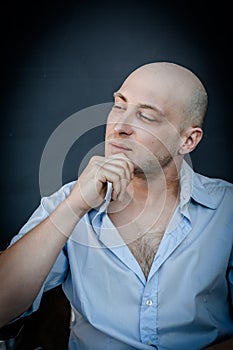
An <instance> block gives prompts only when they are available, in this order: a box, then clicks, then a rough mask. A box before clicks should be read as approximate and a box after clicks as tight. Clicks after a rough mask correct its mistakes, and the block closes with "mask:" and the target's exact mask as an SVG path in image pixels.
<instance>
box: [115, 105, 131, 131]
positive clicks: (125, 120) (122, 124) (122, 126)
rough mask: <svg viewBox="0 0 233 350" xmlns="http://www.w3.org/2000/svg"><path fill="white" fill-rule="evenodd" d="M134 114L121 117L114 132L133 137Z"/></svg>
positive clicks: (125, 114)
mask: <svg viewBox="0 0 233 350" xmlns="http://www.w3.org/2000/svg"><path fill="white" fill-rule="evenodd" d="M131 118H132V114H131V113H129V112H126V111H125V113H122V115H121V117H120V118H119V119H118V120H117V121H115V123H114V131H115V132H116V133H117V134H119V135H131V134H132V133H133V125H132V120H131Z"/></svg>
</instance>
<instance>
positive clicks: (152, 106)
mask: <svg viewBox="0 0 233 350" xmlns="http://www.w3.org/2000/svg"><path fill="white" fill-rule="evenodd" d="M113 96H114V97H120V98H121V99H122V100H123V101H124V102H128V99H127V98H126V97H125V96H124V95H122V93H120V92H114V94H113ZM138 107H139V108H145V109H152V110H154V111H155V112H157V113H159V114H160V115H161V116H162V117H165V114H164V113H163V111H161V109H160V108H159V107H157V106H154V105H150V104H147V103H139V104H138Z"/></svg>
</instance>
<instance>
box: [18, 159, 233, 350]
mask: <svg viewBox="0 0 233 350" xmlns="http://www.w3.org/2000/svg"><path fill="white" fill-rule="evenodd" d="M73 185H74V182H72V183H69V184H67V185H65V186H63V187H62V188H61V189H60V190H59V191H58V192H56V193H55V194H53V195H51V196H50V197H46V198H45V197H44V198H42V200H41V205H40V206H39V208H38V209H37V210H36V211H35V212H34V214H33V215H32V217H31V218H30V219H29V221H28V222H27V224H26V225H25V226H24V227H23V228H22V229H21V231H20V232H19V234H18V235H17V236H16V237H15V238H14V239H13V240H12V243H13V242H15V241H16V240H17V239H18V238H19V237H21V236H22V235H23V234H25V233H26V232H28V231H29V230H30V229H31V228H32V227H34V226H35V225H37V224H38V223H39V222H41V220H43V219H44V218H46V217H47V216H48V215H49V213H51V212H52V211H53V210H54V209H55V208H56V207H57V205H58V204H59V203H60V202H61V201H62V200H64V199H65V197H66V196H67V195H68V194H69V192H70V191H71V189H72V187H73ZM110 195H111V187H110V186H109V191H108V193H107V195H106V199H105V202H104V203H103V204H102V206H101V207H100V209H99V210H98V211H97V210H91V211H90V212H89V213H87V214H86V215H85V216H84V217H83V218H82V219H81V221H80V222H79V223H78V224H77V226H76V227H75V229H74V231H73V233H72V235H71V237H70V238H69V239H68V241H67V243H66V245H65V246H64V249H63V250H62V251H61V253H60V255H59V257H58V259H57V261H56V263H55V264H54V266H53V268H52V270H51V272H50V274H49V275H48V277H47V280H46V282H45V284H44V286H43V288H42V289H41V291H40V293H39V295H38V297H37V299H36V300H35V302H34V304H33V305H32V307H31V309H30V310H28V312H27V313H25V314H29V313H31V312H33V311H35V310H37V309H38V307H39V304H40V300H41V296H42V294H43V292H44V291H46V290H49V289H51V288H53V287H55V286H57V285H59V284H61V283H62V284H63V290H64V292H65V294H66V296H67V298H68V299H69V301H70V304H71V307H72V315H73V316H72V322H71V334H70V341H69V349H70V350H87V349H88V350H132V349H144V350H150V349H153V348H155V349H158V350H197V349H203V348H204V347H206V346H207V345H209V344H211V343H212V342H215V341H218V340H220V339H221V338H223V337H225V336H230V335H233V319H232V314H231V312H233V308H232V299H233V250H232V246H233V211H232V204H233V201H232V199H233V185H232V184H230V183H228V182H226V181H223V180H218V179H210V178H207V177H204V176H201V175H199V174H196V173H194V172H193V171H192V170H191V168H190V167H189V166H188V165H187V164H186V163H184V166H183V168H182V171H181V194H180V204H179V206H178V207H177V209H176V211H175V213H174V215H173V218H172V220H171V222H170V224H169V226H168V228H167V230H166V232H165V234H164V236H163V238H162V241H161V243H160V246H159V249H158V251H157V253H156V255H155V258H154V261H153V264H152V267H151V270H150V273H149V276H148V279H147V280H146V278H145V276H144V274H143V272H142V270H141V268H140V266H139V264H138V262H137V261H136V259H135V258H134V256H133V255H132V253H131V251H130V250H129V248H128V247H127V245H125V243H124V241H123V240H122V238H121V236H120V234H119V233H118V231H117V229H116V228H115V227H114V225H113V224H112V222H111V221H110V219H109V217H108V215H107V213H106V208H107V206H108V203H109V200H110ZM153 346H154V347H153Z"/></svg>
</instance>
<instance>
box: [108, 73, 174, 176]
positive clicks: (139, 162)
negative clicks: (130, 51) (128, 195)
mask: <svg viewBox="0 0 233 350" xmlns="http://www.w3.org/2000/svg"><path fill="white" fill-rule="evenodd" d="M169 84H170V81H168V82H166V79H165V80H163V81H161V79H160V78H159V77H158V79H155V78H152V77H151V75H149V74H148V73H147V72H146V73H145V72H144V73H141V74H136V75H135V76H134V75H133V76H132V77H131V76H130V77H129V78H128V79H127V80H126V81H125V82H124V84H123V85H122V86H121V88H120V89H119V90H118V91H117V92H116V93H115V94H114V98H115V102H114V106H113V108H112V110H111V112H110V114H109V116H108V122H107V128H106V145H105V154H106V156H111V155H113V154H116V153H124V154H125V155H126V156H127V157H128V158H129V159H130V160H132V161H133V163H134V165H135V173H140V172H143V173H144V174H147V175H149V174H154V173H155V172H157V171H158V170H161V169H165V168H166V167H168V166H169V165H170V164H171V162H172V161H173V159H174V158H176V157H177V156H178V153H177V151H178V149H179V147H180V141H181V139H180V131H179V130H180V129H181V117H180V114H179V108H178V104H177V99H174V97H173V94H174V91H173V89H172V88H173V87H172V86H169Z"/></svg>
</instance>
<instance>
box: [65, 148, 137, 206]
mask: <svg viewBox="0 0 233 350" xmlns="http://www.w3.org/2000/svg"><path fill="white" fill-rule="evenodd" d="M133 172H134V165H133V163H132V162H131V161H130V160H129V159H128V158H127V157H126V156H125V155H124V154H123V153H119V154H115V155H113V156H111V157H108V158H105V157H101V156H94V157H92V158H91V160H90V161H89V163H88V165H87V167H86V168H85V170H84V171H83V173H82V174H81V176H80V177H79V179H78V181H77V183H76V184H75V186H74V188H73V190H72V191H71V193H70V195H69V198H68V201H69V203H70V205H71V207H72V209H73V210H74V211H75V212H76V209H77V210H80V208H79V207H77V206H78V202H79V205H80V198H81V199H82V208H81V209H82V210H85V211H88V210H90V209H91V208H95V207H97V206H99V205H100V204H101V203H102V202H103V200H104V198H105V195H106V191H107V183H108V182H111V183H112V188H113V191H112V200H117V199H118V200H122V199H123V197H124V194H125V192H126V189H127V187H128V185H129V183H130V181H131V180H132V178H133ZM77 198H79V201H77Z"/></svg>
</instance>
